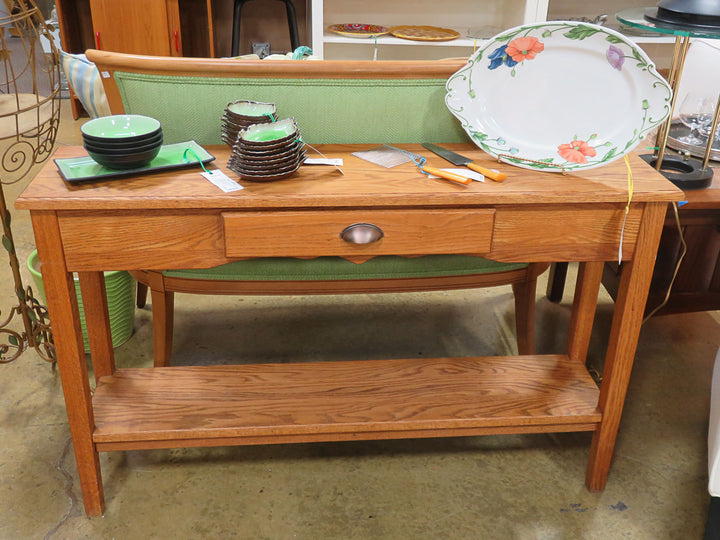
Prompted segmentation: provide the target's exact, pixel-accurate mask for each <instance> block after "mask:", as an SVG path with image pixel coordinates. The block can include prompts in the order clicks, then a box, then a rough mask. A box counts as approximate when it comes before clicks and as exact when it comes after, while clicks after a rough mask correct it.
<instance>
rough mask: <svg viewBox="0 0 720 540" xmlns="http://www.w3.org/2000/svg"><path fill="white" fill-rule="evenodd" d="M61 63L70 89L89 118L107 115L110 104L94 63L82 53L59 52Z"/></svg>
mask: <svg viewBox="0 0 720 540" xmlns="http://www.w3.org/2000/svg"><path fill="white" fill-rule="evenodd" d="M60 57H61V65H62V69H63V72H64V73H65V77H66V78H67V80H68V84H69V85H70V88H72V91H73V92H75V95H76V96H77V97H78V99H79V100H80V103H82V106H83V108H84V109H85V110H86V111H87V113H88V114H89V115H90V118H97V117H99V116H108V115H109V114H110V106H109V105H108V102H107V97H106V96H105V89H104V88H103V85H102V80H101V79H100V74H99V73H98V70H97V67H95V64H93V63H92V62H90V61H89V60H88V59H87V58H86V57H85V55H84V54H70V53H66V52H65V51H61V52H60Z"/></svg>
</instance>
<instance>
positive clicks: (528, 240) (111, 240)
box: [57, 203, 645, 271]
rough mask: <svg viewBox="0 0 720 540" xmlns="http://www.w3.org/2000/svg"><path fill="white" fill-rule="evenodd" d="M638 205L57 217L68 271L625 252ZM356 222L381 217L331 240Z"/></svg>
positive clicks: (555, 257)
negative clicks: (358, 235) (256, 260)
mask: <svg viewBox="0 0 720 540" xmlns="http://www.w3.org/2000/svg"><path fill="white" fill-rule="evenodd" d="M644 207H645V204H644V203H638V204H633V206H632V207H631V209H630V211H629V213H628V214H627V219H624V218H625V206H624V205H619V204H584V205H582V204H580V205H561V204H556V205H547V206H545V207H541V208H537V207H536V206H534V205H513V206H495V207H480V208H455V209H433V208H425V207H423V208H404V209H396V208H393V209H387V210H385V209H382V208H379V209H378V208H375V209H372V210H370V209H368V210H363V209H357V210H347V209H341V210H327V209H324V210H317V209H304V210H298V209H292V210H274V211H258V210H255V209H248V210H244V209H203V210H142V211H124V210H120V211H107V210H105V211H96V212H94V211H83V212H73V211H59V212H58V214H57V215H58V222H59V227H60V233H61V236H62V243H63V249H64V254H65V260H66V264H67V268H68V270H70V271H94V270H131V269H181V268H210V267H214V266H218V265H221V264H225V263H227V262H231V261H233V260H238V259H243V258H253V257H267V256H278V257H314V256H321V255H322V256H341V257H346V258H349V259H362V258H363V257H365V258H370V257H374V256H377V255H387V254H394V255H407V256H418V255H425V254H443V253H448V254H450V253H454V254H459V253H461V254H469V255H479V256H484V257H488V258H491V259H494V260H498V261H505V262H542V261H599V260H616V259H617V257H618V250H619V247H620V244H621V241H622V251H623V259H631V258H632V257H633V253H634V250H635V243H636V240H637V236H638V230H639V227H640V222H641V220H642V214H643V210H644ZM356 222H369V223H372V224H375V223H379V224H380V225H381V226H382V228H383V230H384V232H385V236H384V237H383V238H382V239H381V240H379V241H377V242H374V243H371V244H364V245H363V244H361V245H355V244H349V243H347V242H343V241H342V240H339V234H340V232H341V231H342V229H343V228H344V227H345V226H347V225H350V224H352V223H356ZM283 223H285V224H286V225H287V226H285V227H278V224H283ZM623 223H624V227H623ZM245 231H249V233H248V234H245ZM263 231H265V232H264V233H263ZM263 234H264V235H265V236H262V235H263ZM323 235H325V236H323Z"/></svg>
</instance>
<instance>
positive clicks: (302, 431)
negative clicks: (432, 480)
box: [93, 355, 601, 451]
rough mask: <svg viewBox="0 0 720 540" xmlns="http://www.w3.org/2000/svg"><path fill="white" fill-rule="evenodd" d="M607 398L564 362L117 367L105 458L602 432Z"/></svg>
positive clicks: (109, 380)
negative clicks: (110, 454)
mask: <svg viewBox="0 0 720 540" xmlns="http://www.w3.org/2000/svg"><path fill="white" fill-rule="evenodd" d="M598 395H599V390H598V388H597V386H596V385H595V383H594V381H593V380H592V378H591V377H590V375H589V374H588V373H587V371H586V370H585V367H584V366H583V365H582V364H580V363H578V362H575V361H572V360H570V359H569V358H568V357H567V356H565V355H543V356H518V357H477V358H439V359H407V360H368V361H354V362H350V361H346V362H308V363H293V364H252V365H232V366H211V367H209V366H197V367H168V368H152V369H151V368H140V369H119V370H117V371H116V372H115V373H114V374H113V375H112V376H110V377H103V378H101V379H100V381H99V383H98V385H97V388H96V390H95V393H94V396H93V410H94V415H95V431H94V434H93V440H94V441H95V443H96V446H97V449H98V450H99V451H108V450H130V449H143V448H171V447H187V446H227V445H240V444H269V443H287V442H310V441H338V440H370V439H401V438H417V437H444V436H460V435H481V434H493V433H528V432H529V433H532V432H560V431H592V430H594V429H595V428H596V427H597V425H598V423H599V422H600V419H601V413H600V411H599V410H598V408H597V402H598Z"/></svg>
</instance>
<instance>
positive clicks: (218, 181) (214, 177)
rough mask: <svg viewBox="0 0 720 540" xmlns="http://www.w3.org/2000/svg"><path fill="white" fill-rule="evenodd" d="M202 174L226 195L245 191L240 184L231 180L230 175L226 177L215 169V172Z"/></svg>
mask: <svg viewBox="0 0 720 540" xmlns="http://www.w3.org/2000/svg"><path fill="white" fill-rule="evenodd" d="M200 174H202V175H203V176H204V177H205V178H207V179H208V180H210V182H212V183H213V184H214V185H216V186H217V187H219V188H220V189H222V190H223V191H224V192H225V193H229V192H231V191H238V190H240V189H244V188H243V187H242V186H241V185H240V184H238V183H237V182H235V181H234V180H232V179H230V178H229V177H228V175H226V174H225V173H224V172H222V171H221V170H220V169H215V170H213V171H208V172H203V173H200Z"/></svg>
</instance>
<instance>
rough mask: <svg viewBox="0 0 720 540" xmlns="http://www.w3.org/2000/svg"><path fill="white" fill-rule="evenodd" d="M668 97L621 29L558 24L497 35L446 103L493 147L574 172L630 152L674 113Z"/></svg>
mask: <svg viewBox="0 0 720 540" xmlns="http://www.w3.org/2000/svg"><path fill="white" fill-rule="evenodd" d="M671 94H672V92H671V90H670V87H669V86H668V84H667V83H666V82H665V80H664V79H663V78H662V77H661V76H660V75H659V74H658V72H657V71H656V70H655V66H654V65H653V63H652V62H651V60H650V59H649V58H648V56H647V55H646V54H645V52H643V51H642V50H641V49H640V48H639V47H638V46H637V45H635V44H634V43H633V42H631V41H630V40H629V39H628V38H626V37H625V36H623V35H622V34H620V33H618V32H616V31H614V30H610V29H609V28H605V27H603V26H597V25H594V24H589V23H581V22H575V21H553V22H547V23H538V24H533V25H527V26H519V27H516V28H511V29H510V30H506V31H504V32H502V33H501V34H498V35H497V36H495V37H492V38H490V39H489V40H488V41H487V42H486V43H485V44H484V45H483V47H482V48H481V49H479V50H478V51H476V52H475V54H473V56H472V57H470V59H469V60H468V63H467V65H466V66H464V67H463V68H461V69H460V70H459V71H458V72H457V73H455V74H454V75H452V76H451V77H450V79H448V82H447V94H446V96H445V104H446V105H447V107H448V109H450V112H452V113H453V114H454V115H455V116H456V117H457V118H458V119H459V120H460V122H461V123H462V127H463V128H464V129H465V131H466V132H467V133H468V135H470V137H471V138H472V140H473V141H474V142H475V144H477V145H478V146H479V147H480V148H482V149H483V150H485V151H486V152H487V153H488V154H490V155H492V156H494V157H496V158H500V159H502V160H503V161H505V162H507V163H511V164H513V165H517V166H518V167H524V168H527V169H538V170H546V171H572V170H578V169H590V168H593V167H599V166H601V165H605V164H607V163H610V162H612V161H615V160H616V159H618V158H620V157H622V156H624V155H625V154H627V153H628V152H630V151H631V150H632V149H633V148H635V146H637V145H638V144H639V143H640V141H642V139H643V138H644V137H645V136H646V135H647V133H648V132H649V131H650V130H652V129H654V128H656V127H657V126H658V125H659V124H661V123H662V121H663V120H664V119H665V118H667V115H668V114H669V112H670V99H671Z"/></svg>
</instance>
